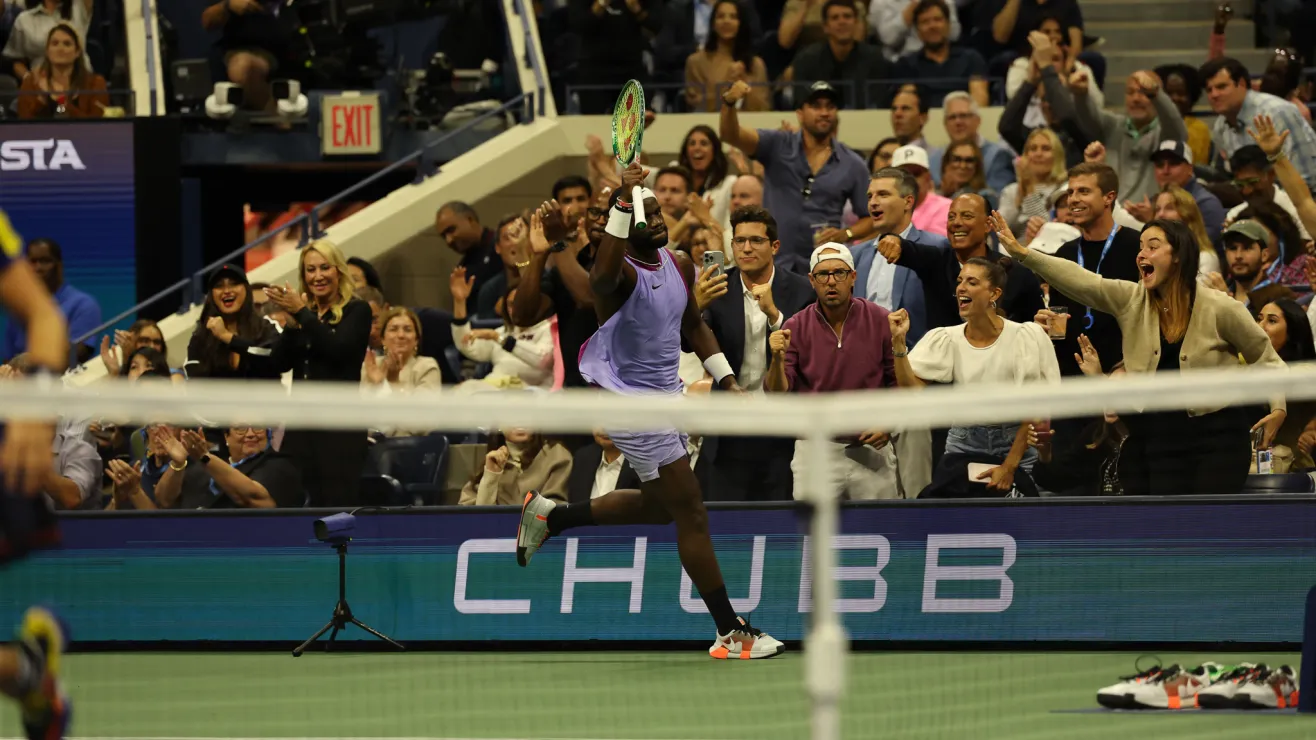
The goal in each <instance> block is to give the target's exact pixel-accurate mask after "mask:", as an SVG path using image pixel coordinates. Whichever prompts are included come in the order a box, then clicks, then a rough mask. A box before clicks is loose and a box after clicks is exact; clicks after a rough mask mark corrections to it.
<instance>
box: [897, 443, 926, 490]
mask: <svg viewBox="0 0 1316 740" xmlns="http://www.w3.org/2000/svg"><path fill="white" fill-rule="evenodd" d="M893 436H894V437H895V443H894V444H895V447H896V460H897V461H898V462H899V468H900V487H901V489H903V491H904V494H905V498H918V495H919V493H920V492H921V491H922V490H923V489H924V488H927V487H928V484H929V483H931V482H932V432H930V431H928V430H927V429H910V430H908V431H903V432H899V433H897V434H895V435H893Z"/></svg>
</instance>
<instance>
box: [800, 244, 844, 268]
mask: <svg viewBox="0 0 1316 740" xmlns="http://www.w3.org/2000/svg"><path fill="white" fill-rule="evenodd" d="M828 250H834V251H835V254H833V253H832V252H829V251H828ZM824 252H827V254H823V253H824ZM827 260H840V261H842V262H844V263H845V265H846V267H849V268H850V269H851V270H853V269H854V255H852V254H850V248H849V247H847V246H845V245H844V244H840V243H837V242H825V243H823V244H819V245H818V246H816V247H814V248H813V254H812V255H810V256H809V272H813V268H815V267H817V266H818V263H819V262H826V261H827Z"/></svg>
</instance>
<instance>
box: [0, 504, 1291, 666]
mask: <svg viewBox="0 0 1316 740" xmlns="http://www.w3.org/2000/svg"><path fill="white" fill-rule="evenodd" d="M710 508H711V511H710V515H709V517H710V524H711V528H712V531H713V532H714V535H715V542H716V545H717V549H718V555H719V559H720V560H721V563H722V568H723V572H724V574H725V577H726V581H727V586H728V591H729V593H730V594H731V596H732V599H733V602H734V603H735V605H736V607H737V608H738V609H739V610H741V611H742V612H746V613H752V615H753V618H754V621H755V623H756V624H761V625H762V626H763V627H764V628H765V629H770V630H771V631H772V633H773V634H774V636H777V637H779V638H782V639H787V640H798V639H801V638H802V636H803V635H804V633H805V631H806V629H807V626H806V625H807V618H808V611H809V609H810V567H809V564H808V559H807V555H806V553H807V552H808V547H807V546H806V545H807V543H806V537H805V532H807V522H806V520H805V514H804V512H805V511H806V509H803V508H798V509H797V508H796V507H794V506H791V505H789V504H783V505H762V506H747V505H739V506H737V505H716V504H714V505H711V507H710ZM327 513H328V512H321V513H317V512H314V511H306V510H301V511H288V512H267V513H261V514H252V513H247V512H232V513H222V512H221V513H216V512H178V513H141V514H134V513H127V512H125V513H118V514H110V513H99V514H94V515H85V514H74V515H68V516H66V517H65V519H64V533H65V539H66V545H65V547H64V548H63V549H61V550H57V551H51V552H47V553H43V554H40V555H38V556H36V557H34V558H32V559H30V560H28V561H26V562H24V563H21V564H19V565H17V566H16V567H11V568H8V569H7V570H4V571H0V622H2V621H3V620H4V619H10V620H12V619H14V618H16V616H17V615H18V614H20V613H21V611H22V609H23V608H24V607H25V606H26V605H28V604H31V603H48V604H53V605H55V606H56V607H57V608H59V609H60V610H62V612H63V613H64V614H65V615H66V617H67V618H68V619H69V621H70V623H71V626H72V629H73V634H74V636H75V638H76V639H77V640H79V641H84V642H91V643H115V642H117V641H124V642H131V643H156V644H158V646H160V647H164V646H166V644H167V643H170V642H177V641H182V642H194V641H210V640H214V641H221V642H223V643H243V642H252V643H256V642H260V643H268V642H280V641H286V642H287V643H288V645H289V647H291V646H293V645H295V644H296V643H297V642H300V641H301V640H302V639H304V638H305V637H307V636H308V635H309V634H310V633H311V632H313V631H314V630H315V629H317V628H318V627H319V626H320V625H322V624H323V623H324V622H325V621H326V620H327V619H328V617H329V613H330V611H331V610H332V608H333V604H334V602H335V599H336V596H337V575H338V570H337V558H336V556H335V554H334V552H333V550H332V549H331V548H330V547H328V546H326V545H324V544H322V543H319V542H317V541H316V540H315V539H314V536H313V528H312V523H313V522H314V521H315V520H316V519H317V518H318V516H323V515H325V514H327ZM1313 514H1316V497H1311V496H1276V497H1270V496H1245V497H1231V498H1229V499H1216V500H1211V499H1203V498H1198V497H1189V498H1178V499H1136V500H1134V499H1051V500H1044V501H1037V500H1033V501H1014V500H996V501H982V502H963V501H959V502H945V503H940V502H926V501H914V502H882V503H875V504H873V503H851V504H846V505H844V506H843V507H842V509H841V517H840V534H839V535H838V537H837V540H836V547H837V549H838V551H839V552H838V561H839V562H838V565H839V566H840V567H839V568H838V571H837V579H838V590H839V593H838V596H839V597H840V601H839V602H838V607H839V610H840V611H841V612H843V620H844V624H845V627H846V629H847V631H848V633H849V636H850V638H851V639H852V640H859V641H895V642H910V643H914V642H955V643H971V644H979V645H982V646H984V647H986V646H990V644H991V643H1018V642H1028V641H1040V642H1044V643H1048V642H1049V643H1053V644H1058V643H1076V644H1077V645H1076V646H1077V647H1083V646H1085V645H1095V644H1097V643H1119V644H1132V643H1220V642H1239V643H1248V644H1254V645H1270V644H1273V645H1275V646H1276V647H1278V646H1280V645H1281V644H1289V643H1296V642H1298V641H1299V640H1300V637H1301V630H1302V623H1303V620H1302V614H1303V611H1302V610H1303V603H1304V598H1305V595H1306V592H1307V590H1308V589H1309V588H1310V587H1311V586H1312V584H1313V580H1314V578H1316V574H1313V567H1312V564H1313V562H1316V560H1314V558H1313V556H1316V516H1313ZM516 521H517V517H516V512H515V510H514V509H507V508H474V507H471V508H430V509H412V510H383V511H375V512H370V511H362V512H361V513H360V514H359V515H358V527H357V531H356V535H355V537H356V539H355V540H354V541H353V543H352V545H351V546H350V554H349V556H348V565H347V580H348V587H347V591H348V600H349V601H350V603H351V604H352V607H353V610H354V611H355V613H356V615H357V616H358V617H359V618H361V619H362V620H363V621H365V622H366V623H368V624H370V625H371V626H373V627H375V628H377V629H379V630H382V631H383V632H385V633H387V634H389V635H391V636H393V637H395V638H396V639H398V640H400V641H402V642H404V643H406V642H423V643H467V644H470V643H479V642H483V641H494V640H497V641H514V642H522V641H528V642H550V641H551V642H555V643H558V642H562V641H567V642H575V641H581V642H584V641H617V642H618V644H621V643H623V642H629V641H633V640H635V639H636V636H637V635H642V636H643V639H644V640H645V641H646V642H647V643H652V642H654V641H688V640H705V639H708V638H709V637H710V636H711V633H710V622H709V620H708V617H707V615H706V613H705V610H704V606H703V603H702V602H701V601H700V599H699V597H698V595H697V594H696V593H695V592H694V590H693V588H692V586H691V584H690V582H689V580H688V578H686V577H685V574H684V572H683V571H682V569H681V567H680V563H679V560H678V557H677V552H676V543H675V531H674V529H673V528H672V527H670V526H666V527H626V528H617V527H599V528H596V529H590V530H576V531H574V532H573V533H572V534H573V535H578V536H570V537H567V536H564V537H560V538H557V539H555V540H551V541H550V543H549V544H548V545H547V546H546V547H545V549H544V550H542V551H541V552H540V554H539V555H538V556H537V557H536V559H535V561H534V562H533V564H532V565H531V567H529V568H527V569H521V568H519V567H518V566H517V565H516V562H515V558H514V556H513V548H514V540H513V536H514V533H515V528H516ZM1244 605H1246V606H1247V609H1243V610H1240V608H1239V607H1243V606H1244ZM1257 610H1259V611H1257ZM4 627H5V625H4V624H0V628H4ZM340 639H348V640H362V639H368V636H367V635H366V634H365V633H363V632H360V631H357V630H355V629H349V630H348V631H347V632H346V633H345V634H344V635H342V636H341V638H340Z"/></svg>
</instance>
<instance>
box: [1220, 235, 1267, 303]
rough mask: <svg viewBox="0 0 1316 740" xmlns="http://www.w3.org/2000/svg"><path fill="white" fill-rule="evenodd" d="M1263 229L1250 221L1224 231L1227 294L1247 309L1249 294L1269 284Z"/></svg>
mask: <svg viewBox="0 0 1316 740" xmlns="http://www.w3.org/2000/svg"><path fill="white" fill-rule="evenodd" d="M1267 236H1268V234H1267V233H1266V227H1264V226H1262V225H1261V224H1259V223H1257V222H1256V221H1253V220H1251V219H1243V220H1242V221H1235V222H1234V223H1232V224H1230V225H1229V228H1227V229H1225V233H1224V235H1223V239H1224V244H1225V260H1226V262H1227V263H1228V265H1229V279H1228V280H1227V281H1226V286H1227V291H1228V293H1229V294H1230V295H1232V296H1233V297H1234V298H1235V300H1237V301H1238V302H1239V303H1242V304H1243V305H1245V306H1246V305H1248V294H1249V293H1251V292H1252V291H1254V290H1256V289H1257V288H1261V287H1264V286H1266V285H1270V284H1272V282H1273V281H1272V280H1271V279H1270V276H1269V275H1267V274H1266V270H1265V263H1266V238H1267Z"/></svg>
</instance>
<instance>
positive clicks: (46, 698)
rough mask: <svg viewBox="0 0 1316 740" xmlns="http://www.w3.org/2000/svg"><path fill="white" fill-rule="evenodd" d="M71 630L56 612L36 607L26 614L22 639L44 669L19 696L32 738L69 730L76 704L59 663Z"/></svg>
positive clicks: (54, 737) (56, 738)
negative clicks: (61, 679) (66, 688)
mask: <svg viewBox="0 0 1316 740" xmlns="http://www.w3.org/2000/svg"><path fill="white" fill-rule="evenodd" d="M67 636H68V630H67V629H66V628H65V627H64V624H63V622H61V621H60V619H59V618H58V617H57V616H55V614H54V613H53V612H51V611H49V610H47V609H42V608H40V607H33V608H31V609H28V610H27V613H26V614H24V615H23V624H22V626H20V627H19V631H18V640H19V642H20V643H22V646H21V649H22V650H24V651H25V652H27V654H28V655H29V656H31V657H32V658H33V659H34V660H35V661H36V662H37V666H36V667H37V668H38V669H40V671H41V676H40V678H39V679H38V681H37V683H36V686H35V687H34V688H33V689H32V690H31V691H29V692H28V693H27V694H26V695H24V696H23V697H22V698H20V699H19V704H20V706H21V707H22V712H23V730H24V732H25V733H26V734H27V737H28V740H60V738H62V737H64V733H65V732H66V731H67V730H68V726H69V717H70V716H71V715H72V711H73V706H72V703H71V702H70V701H69V698H68V696H67V695H65V693H64V690H63V687H62V686H61V685H60V682H59V664H60V659H61V658H62V657H63V654H64V649H65V648H66V647H67V644H68V637H67Z"/></svg>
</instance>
